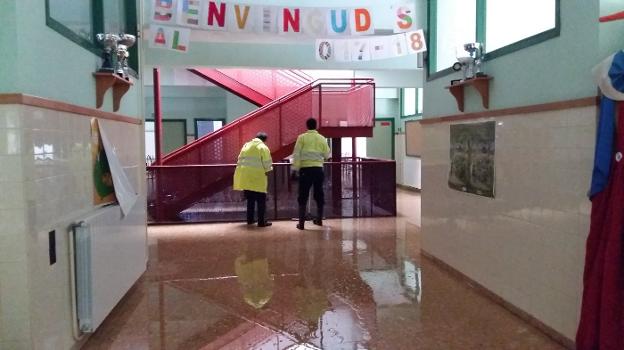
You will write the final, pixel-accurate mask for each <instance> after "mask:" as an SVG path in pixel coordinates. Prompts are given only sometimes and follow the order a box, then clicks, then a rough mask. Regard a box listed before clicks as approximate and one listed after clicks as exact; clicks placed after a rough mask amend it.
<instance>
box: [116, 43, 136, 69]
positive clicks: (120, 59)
mask: <svg viewBox="0 0 624 350" xmlns="http://www.w3.org/2000/svg"><path fill="white" fill-rule="evenodd" d="M135 43H136V37H135V36H134V35H131V34H119V41H118V42H117V49H116V50H115V53H116V55H117V64H116V69H115V72H116V73H117V75H119V76H121V77H122V78H124V79H126V80H128V79H130V75H129V74H128V57H130V52H129V51H128V49H130V48H131V47H132V46H134V44H135Z"/></svg>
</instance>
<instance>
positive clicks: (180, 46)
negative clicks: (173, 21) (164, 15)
mask: <svg viewBox="0 0 624 350" xmlns="http://www.w3.org/2000/svg"><path fill="white" fill-rule="evenodd" d="M190 40H191V30H190V29H188V28H176V27H168V26H161V25H154V24H153V25H151V26H150V47H152V48H157V49H168V50H173V51H178V52H188V48H189V43H190Z"/></svg>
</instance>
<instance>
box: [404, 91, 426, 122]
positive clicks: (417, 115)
mask: <svg viewBox="0 0 624 350" xmlns="http://www.w3.org/2000/svg"><path fill="white" fill-rule="evenodd" d="M405 89H416V114H410V115H405V111H404V110H403V100H404V99H405V97H404V95H405ZM420 89H422V88H418V87H412V88H401V91H400V93H399V117H400V119H411V118H422V115H423V113H422V111H421V112H420V113H419V112H418V102H419V100H420V99H419V98H418V95H419V93H418V92H419V90H420ZM423 102H424V101H423ZM423 109H424V106H423Z"/></svg>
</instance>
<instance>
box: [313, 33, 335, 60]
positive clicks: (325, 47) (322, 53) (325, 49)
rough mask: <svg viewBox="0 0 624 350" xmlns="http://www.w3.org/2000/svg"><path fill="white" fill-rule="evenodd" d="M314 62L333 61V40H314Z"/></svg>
mask: <svg viewBox="0 0 624 350" xmlns="http://www.w3.org/2000/svg"><path fill="white" fill-rule="evenodd" d="M315 48H316V60H317V61H321V62H327V61H333V60H334V43H333V40H327V39H318V40H316V46H315Z"/></svg>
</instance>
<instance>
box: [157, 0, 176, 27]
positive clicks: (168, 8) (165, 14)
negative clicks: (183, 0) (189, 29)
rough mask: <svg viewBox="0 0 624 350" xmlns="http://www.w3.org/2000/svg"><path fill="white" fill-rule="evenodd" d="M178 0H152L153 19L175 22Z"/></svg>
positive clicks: (159, 21) (162, 21)
mask: <svg viewBox="0 0 624 350" xmlns="http://www.w3.org/2000/svg"><path fill="white" fill-rule="evenodd" d="M176 1H177V0H152V19H153V20H154V22H157V23H170V24H174V23H175V14H176V13H177V11H178V8H177V2H176Z"/></svg>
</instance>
